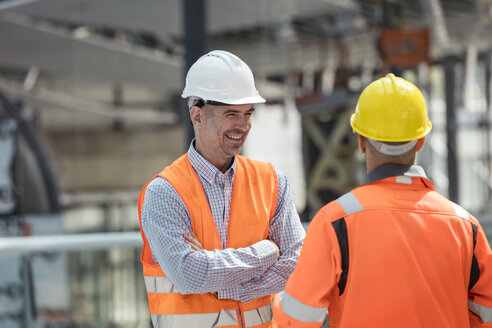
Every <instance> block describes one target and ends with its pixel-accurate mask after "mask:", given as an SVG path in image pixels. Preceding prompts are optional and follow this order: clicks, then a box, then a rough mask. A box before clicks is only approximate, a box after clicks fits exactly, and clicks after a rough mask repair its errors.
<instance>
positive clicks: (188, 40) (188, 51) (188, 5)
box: [181, 0, 206, 147]
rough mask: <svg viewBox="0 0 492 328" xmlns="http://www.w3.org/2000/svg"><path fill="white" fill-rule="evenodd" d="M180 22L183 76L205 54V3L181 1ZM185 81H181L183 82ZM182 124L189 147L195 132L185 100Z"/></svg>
mask: <svg viewBox="0 0 492 328" xmlns="http://www.w3.org/2000/svg"><path fill="white" fill-rule="evenodd" d="M182 5H183V7H182V13H183V17H182V21H183V31H184V47H185V66H184V76H185V77H186V73H187V72H188V70H189V69H190V67H191V65H193V63H195V61H196V60H197V59H198V58H200V57H201V56H202V55H203V54H204V52H205V37H206V31H205V28H206V26H205V1H204V0H184V1H182ZM184 80H185V79H183V81H184ZM181 104H182V105H181V106H182V108H183V110H182V113H183V114H182V115H183V116H182V118H183V124H185V126H186V131H187V139H188V140H187V143H186V147H188V146H189V144H190V143H191V140H193V138H194V137H195V131H194V130H193V126H192V125H191V122H190V119H189V116H188V110H189V108H188V105H187V104H186V100H182V101H181Z"/></svg>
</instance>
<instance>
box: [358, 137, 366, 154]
mask: <svg viewBox="0 0 492 328" xmlns="http://www.w3.org/2000/svg"><path fill="white" fill-rule="evenodd" d="M357 136H358V140H359V149H360V152H361V153H362V154H365V153H366V152H367V148H366V138H365V137H363V136H361V135H360V134H358V135H357Z"/></svg>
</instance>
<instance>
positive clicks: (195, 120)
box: [190, 106, 204, 125]
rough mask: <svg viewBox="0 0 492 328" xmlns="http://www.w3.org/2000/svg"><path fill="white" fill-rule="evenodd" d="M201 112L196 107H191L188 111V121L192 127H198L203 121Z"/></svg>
mask: <svg viewBox="0 0 492 328" xmlns="http://www.w3.org/2000/svg"><path fill="white" fill-rule="evenodd" d="M203 114H204V113H203V110H202V109H201V108H200V107H198V106H193V107H191V109H190V120H191V123H192V124H193V125H199V124H200V123H202V121H203V116H204V115H203Z"/></svg>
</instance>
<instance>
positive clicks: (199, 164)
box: [188, 139, 236, 184]
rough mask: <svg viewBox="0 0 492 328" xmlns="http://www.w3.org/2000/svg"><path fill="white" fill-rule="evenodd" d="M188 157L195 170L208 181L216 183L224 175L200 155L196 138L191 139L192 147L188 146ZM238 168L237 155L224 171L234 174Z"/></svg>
mask: <svg viewBox="0 0 492 328" xmlns="http://www.w3.org/2000/svg"><path fill="white" fill-rule="evenodd" d="M188 158H189V160H190V163H191V166H193V169H195V172H196V173H197V174H198V175H199V176H201V177H202V178H204V179H205V180H206V181H207V182H208V183H210V184H214V183H215V179H216V178H217V177H218V176H220V175H222V172H221V171H220V170H219V169H218V168H216V167H215V166H213V165H212V163H210V162H209V161H208V160H206V159H205V157H203V156H202V155H200V154H199V153H198V152H197V151H196V149H195V139H193V141H191V145H190V148H188ZM235 169H236V156H234V160H233V162H232V165H231V167H230V168H229V169H228V170H227V171H226V172H225V173H224V175H227V174H231V175H234V171H235Z"/></svg>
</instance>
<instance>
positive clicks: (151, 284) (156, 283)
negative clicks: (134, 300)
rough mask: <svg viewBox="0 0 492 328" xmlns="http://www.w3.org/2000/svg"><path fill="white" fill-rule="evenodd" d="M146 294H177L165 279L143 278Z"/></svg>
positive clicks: (170, 283) (175, 289) (174, 287)
mask: <svg viewBox="0 0 492 328" xmlns="http://www.w3.org/2000/svg"><path fill="white" fill-rule="evenodd" d="M144 281H145V288H146V289H147V293H179V291H178V289H177V288H176V286H174V285H173V283H172V282H171V280H169V279H168V278H167V277H153V276H144Z"/></svg>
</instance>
